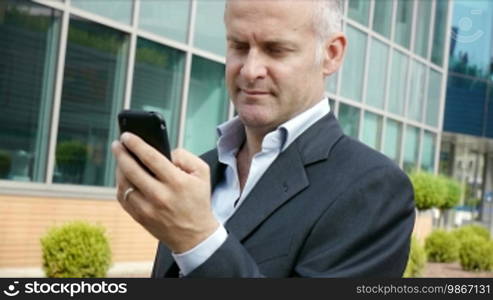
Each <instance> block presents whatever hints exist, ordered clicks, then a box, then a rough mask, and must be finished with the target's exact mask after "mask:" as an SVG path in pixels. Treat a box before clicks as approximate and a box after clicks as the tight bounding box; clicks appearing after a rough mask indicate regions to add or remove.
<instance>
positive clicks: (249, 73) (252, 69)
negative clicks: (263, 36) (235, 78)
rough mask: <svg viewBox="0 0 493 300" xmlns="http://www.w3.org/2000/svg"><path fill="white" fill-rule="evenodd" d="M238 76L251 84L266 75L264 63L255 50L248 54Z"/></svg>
mask: <svg viewBox="0 0 493 300" xmlns="http://www.w3.org/2000/svg"><path fill="white" fill-rule="evenodd" d="M240 74H241V76H242V77H243V78H244V79H246V80H247V81H248V82H249V83H253V82H255V80H257V79H263V78H265V76H266V75H267V68H266V66H265V63H264V62H263V59H262V57H261V55H260V54H259V53H258V51H257V50H256V49H254V48H252V49H250V51H249V52H248V55H247V56H246V58H245V61H244V63H243V66H242V67H241V71H240Z"/></svg>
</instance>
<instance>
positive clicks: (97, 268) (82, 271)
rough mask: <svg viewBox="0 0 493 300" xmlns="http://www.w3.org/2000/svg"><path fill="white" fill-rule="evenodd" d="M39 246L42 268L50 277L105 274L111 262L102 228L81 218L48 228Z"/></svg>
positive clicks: (89, 276)
mask: <svg viewBox="0 0 493 300" xmlns="http://www.w3.org/2000/svg"><path fill="white" fill-rule="evenodd" d="M41 248H42V254H43V270H44V271H45V274H46V276H47V277H51V278H93V277H105V276H106V273H107V271H108V269H109V267H110V264H111V250H110V245H109V242H108V239H107V237H106V235H105V229H104V228H103V227H102V226H98V225H91V224H89V223H87V222H83V221H74V222H70V223H67V224H65V225H62V226H60V227H53V228H51V229H50V230H49V231H48V233H47V234H46V235H45V236H44V237H42V238H41Z"/></svg>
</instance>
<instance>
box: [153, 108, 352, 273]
mask: <svg viewBox="0 0 493 300" xmlns="http://www.w3.org/2000/svg"><path fill="white" fill-rule="evenodd" d="M342 136H343V133H342V130H341V128H340V127H339V124H338V122H337V120H336V118H335V117H334V115H333V113H332V112H331V113H329V114H328V115H327V116H325V117H323V118H322V119H320V120H319V121H317V122H316V123H315V124H314V125H312V126H311V127H310V128H308V129H307V130H306V131H305V132H304V133H303V134H302V135H300V136H299V137H298V138H297V139H296V141H294V142H293V143H292V144H291V145H290V146H289V147H288V149H286V151H284V152H283V153H281V154H280V155H279V156H278V157H277V159H276V160H275V161H274V162H273V163H272V165H271V166H270V167H269V168H268V169H267V171H266V172H265V173H264V175H263V176H262V178H260V180H259V181H258V183H257V184H256V185H255V187H254V189H253V190H252V191H251V192H250V194H249V196H248V197H247V198H246V199H245V200H244V201H243V203H242V204H241V206H240V207H239V208H238V210H237V211H236V212H235V214H234V215H233V216H232V217H231V219H229V221H228V222H227V223H226V225H225V227H226V229H228V231H229V232H230V233H232V234H234V236H235V237H236V238H237V239H238V240H240V241H241V240H243V239H244V238H246V237H247V236H248V234H249V233H251V232H252V231H253V230H254V229H255V228H256V227H257V226H258V225H260V224H261V223H262V221H264V220H265V219H266V218H267V217H269V216H270V215H271V214H272V213H273V212H274V211H275V210H276V209H277V208H279V207H280V206H281V205H283V204H284V203H285V202H286V201H288V200H289V199H291V198H292V197H293V196H294V195H296V194H297V193H299V192H300V191H302V190H303V189H305V188H306V187H308V186H309V184H310V182H309V180H308V177H307V175H306V170H305V168H306V167H307V166H308V165H310V164H313V163H316V162H318V161H321V160H325V159H327V158H328V156H329V154H330V150H331V149H332V146H333V145H334V144H335V143H336V142H337V141H338V140H339V139H340V138H341V137H342ZM202 159H203V160H204V161H205V162H207V164H208V165H209V167H210V170H211V184H212V187H215V186H216V184H217V183H218V182H220V181H221V180H222V178H223V177H224V168H225V165H223V164H221V163H220V162H219V161H218V155H217V150H216V149H214V150H212V151H209V152H207V153H206V154H204V155H203V156H202ZM159 255H160V257H159V261H161V262H162V263H163V265H162V267H163V268H162V269H161V270H162V273H161V272H159V273H160V274H163V275H165V276H166V277H176V276H177V274H175V273H176V272H177V271H176V270H177V267H176V263H175V262H174V260H173V257H172V256H171V253H170V251H169V250H168V248H167V247H165V246H163V245H162V244H160V251H159Z"/></svg>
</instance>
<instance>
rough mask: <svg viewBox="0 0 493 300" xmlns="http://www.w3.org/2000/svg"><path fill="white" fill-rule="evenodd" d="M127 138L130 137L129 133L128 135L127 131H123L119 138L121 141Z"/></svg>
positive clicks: (125, 140)
mask: <svg viewBox="0 0 493 300" xmlns="http://www.w3.org/2000/svg"><path fill="white" fill-rule="evenodd" d="M129 138H130V135H129V134H128V133H127V132H124V133H123V134H122V136H121V137H120V139H121V140H122V141H123V142H127V141H128V139H129Z"/></svg>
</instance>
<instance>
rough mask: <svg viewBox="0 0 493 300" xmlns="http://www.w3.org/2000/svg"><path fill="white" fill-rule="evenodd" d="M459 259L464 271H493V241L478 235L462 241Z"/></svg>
mask: <svg viewBox="0 0 493 300" xmlns="http://www.w3.org/2000/svg"><path fill="white" fill-rule="evenodd" d="M459 259H460V265H461V266H462V269H464V270H467V271H491V270H493V241H489V240H485V239H484V238H482V237H480V236H477V235H470V236H468V237H467V238H464V239H463V240H462V243H461V246H460V250H459Z"/></svg>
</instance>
